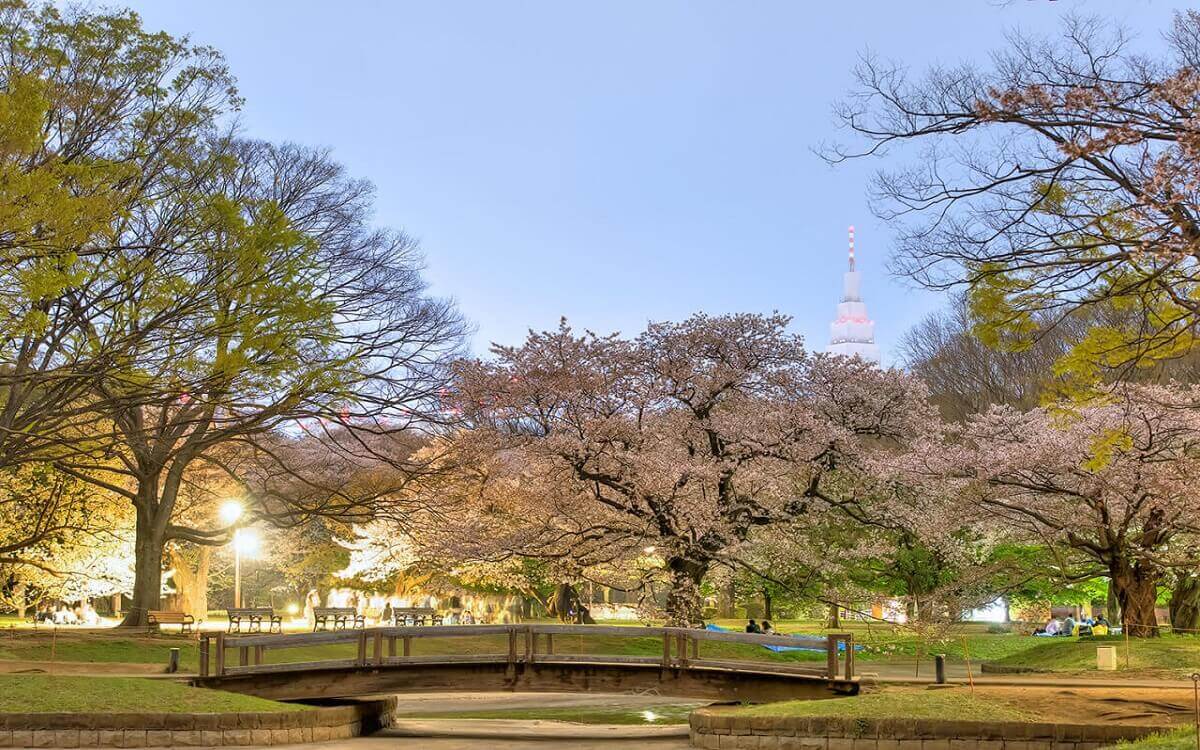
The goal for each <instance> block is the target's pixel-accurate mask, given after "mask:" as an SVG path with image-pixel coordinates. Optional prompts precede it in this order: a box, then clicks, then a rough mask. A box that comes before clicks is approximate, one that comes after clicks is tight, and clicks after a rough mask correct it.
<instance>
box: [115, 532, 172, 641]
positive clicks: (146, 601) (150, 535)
mask: <svg viewBox="0 0 1200 750" xmlns="http://www.w3.org/2000/svg"><path fill="white" fill-rule="evenodd" d="M163 546H164V542H163V539H162V537H161V536H160V535H158V534H157V533H155V530H154V523H153V520H152V519H151V517H150V515H149V513H148V512H146V511H143V510H142V509H140V508H139V509H138V520H137V527H136V531H135V535H134V544H133V547H134V566H133V591H132V592H131V595H130V599H131V601H130V603H129V611H128V612H126V613H125V619H123V620H122V621H121V625H122V626H123V627H136V626H145V625H147V624H149V622H148V620H147V619H146V618H147V613H148V612H149V611H150V610H152V609H158V608H159V604H160V600H161V597H162V559H163Z"/></svg>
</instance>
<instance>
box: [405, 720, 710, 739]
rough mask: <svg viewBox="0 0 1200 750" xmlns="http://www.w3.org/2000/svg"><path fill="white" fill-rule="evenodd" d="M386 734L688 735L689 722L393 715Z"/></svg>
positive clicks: (472, 736)
mask: <svg viewBox="0 0 1200 750" xmlns="http://www.w3.org/2000/svg"><path fill="white" fill-rule="evenodd" d="M381 734H382V735H383V736H385V737H426V738H449V737H455V738H460V739H494V740H500V739H504V740H554V739H557V740H618V739H620V740H626V739H662V738H668V737H687V736H688V726H687V724H668V725H665V726H638V725H626V724H572V723H570V722H566V721H543V720H540V719H533V720H517V719H392V722H391V724H390V725H389V726H388V728H387V729H386V730H384V731H383V732H382V733H381Z"/></svg>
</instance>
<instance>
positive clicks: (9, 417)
mask: <svg viewBox="0 0 1200 750" xmlns="http://www.w3.org/2000/svg"><path fill="white" fill-rule="evenodd" d="M238 103H239V102H238V99H237V95H236V92H235V91H234V88H233V81H232V79H231V78H230V76H229V74H228V71H227V70H226V69H225V65H224V62H223V60H222V59H221V57H220V56H219V55H218V54H217V53H215V52H214V51H213V50H211V49H208V48H205V47H198V46H195V45H192V44H191V43H189V42H188V41H187V40H186V39H175V38H172V37H169V36H167V35H165V34H154V33H149V32H146V31H144V30H143V29H142V27H141V24H140V21H139V19H138V17H137V16H136V15H135V14H133V13H131V12H92V11H89V10H86V9H83V8H78V7H72V8H70V9H67V10H59V9H58V8H57V7H55V5H53V4H48V3H47V4H44V5H30V4H27V3H24V2H20V1H19V0H14V1H10V2H5V3H3V4H2V5H0V204H2V206H3V207H2V208H0V226H3V230H0V464H12V463H17V462H21V461H27V460H46V455H47V454H51V455H54V454H55V453H56V451H57V450H58V449H59V448H60V447H62V445H63V443H64V442H66V441H68V440H75V441H94V440H95V437H96V436H95V434H94V432H93V431H91V430H88V429H86V428H87V427H88V426H89V425H93V426H94V422H95V420H96V419H98V418H99V417H98V412H97V411H96V410H95V409H94V408H93V407H94V406H95V403H94V402H95V399H96V398H97V394H96V392H95V391H94V390H93V389H92V388H91V386H92V384H93V383H94V379H95V378H96V377H98V376H100V375H102V374H103V373H105V372H106V371H107V370H108V368H110V367H111V366H113V365H114V364H115V363H119V362H121V361H123V360H125V359H127V358H128V357H129V356H130V355H131V352H132V351H133V350H135V349H136V348H137V347H138V346H140V345H141V344H142V342H144V340H145V337H146V336H147V335H148V334H149V333H150V331H152V330H154V329H156V328H159V327H169V326H172V325H173V324H175V323H176V322H177V321H178V318H179V313H180V312H181V311H182V310H184V309H186V307H185V306H184V305H183V304H180V305H178V306H176V307H175V308H173V309H167V308H164V309H161V310H160V311H159V315H158V317H156V318H152V319H151V318H146V319H144V320H143V321H142V322H143V323H144V324H145V325H147V326H148V328H143V329H136V330H135V329H130V328H119V327H116V326H111V327H108V328H107V329H106V330H104V331H98V330H97V329H96V328H95V327H94V325H93V323H94V321H97V320H103V319H105V318H109V317H111V316H114V315H117V314H119V311H120V308H121V307H122V305H124V304H125V303H127V302H128V300H129V298H130V295H131V294H132V293H133V292H132V287H131V286H129V285H128V284H126V283H125V281H126V277H125V276H124V275H123V273H122V271H121V268H122V267H123V266H124V264H125V263H126V260H127V256H128V254H129V253H131V252H132V253H135V254H136V253H143V252H144V251H145V245H144V244H142V243H143V242H144V241H145V240H146V238H145V237H135V236H134V235H132V234H130V233H129V232H127V231H126V228H127V226H128V221H129V218H130V217H131V216H133V215H135V214H139V213H140V214H145V213H146V212H147V211H149V210H150V209H149V208H148V206H149V204H152V203H156V202H157V201H159V199H161V198H163V197H164V196H166V195H169V194H171V193H186V192H189V191H191V190H193V189H194V187H195V185H196V182H197V181H198V180H200V179H204V176H203V175H200V174H193V175H192V177H193V179H192V181H191V182H188V181H185V180H181V179H179V174H180V173H179V172H178V170H175V169H174V168H173V165H174V164H175V163H176V162H177V160H179V159H180V158H181V157H182V156H183V155H184V154H185V153H187V152H188V151H189V150H191V149H193V148H195V146H196V144H197V142H199V141H201V140H204V139H207V138H215V137H217V136H218V134H219V127H220V121H221V118H222V117H223V116H224V115H225V114H226V113H228V112H230V111H232V110H233V109H236V107H237V106H238ZM167 175H173V176H171V177H169V178H168V176H167Z"/></svg>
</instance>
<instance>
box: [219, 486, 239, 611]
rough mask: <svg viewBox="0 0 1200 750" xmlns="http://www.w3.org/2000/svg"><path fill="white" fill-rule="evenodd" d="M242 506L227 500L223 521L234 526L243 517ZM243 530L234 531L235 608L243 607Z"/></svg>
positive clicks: (222, 516) (237, 502)
mask: <svg viewBox="0 0 1200 750" xmlns="http://www.w3.org/2000/svg"><path fill="white" fill-rule="evenodd" d="M243 511H244V509H243V508H242V504H241V503H240V502H239V501H237V500H226V501H225V503H224V504H223V505H222V506H221V521H222V522H224V523H225V525H226V526H233V525H234V524H236V523H237V522H238V520H239V519H240V518H241V517H242V512H243ZM242 536H243V535H242V530H241V529H234V530H233V606H234V608H240V607H241V606H242V545H243V542H242Z"/></svg>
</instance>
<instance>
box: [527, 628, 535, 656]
mask: <svg viewBox="0 0 1200 750" xmlns="http://www.w3.org/2000/svg"><path fill="white" fill-rule="evenodd" d="M535 661H537V633H536V632H535V631H534V629H533V628H526V629H525V662H526V663H527V664H533V663H534V662H535Z"/></svg>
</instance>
